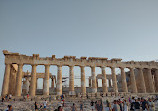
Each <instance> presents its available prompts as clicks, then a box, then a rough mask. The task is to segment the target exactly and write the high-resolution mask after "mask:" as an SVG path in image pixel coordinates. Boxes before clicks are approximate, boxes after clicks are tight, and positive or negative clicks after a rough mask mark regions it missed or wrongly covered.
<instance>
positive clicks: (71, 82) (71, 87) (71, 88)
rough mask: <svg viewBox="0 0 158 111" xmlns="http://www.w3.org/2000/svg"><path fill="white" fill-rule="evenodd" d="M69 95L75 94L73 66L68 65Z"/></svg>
mask: <svg viewBox="0 0 158 111" xmlns="http://www.w3.org/2000/svg"><path fill="white" fill-rule="evenodd" d="M69 95H75V91H74V66H69Z"/></svg>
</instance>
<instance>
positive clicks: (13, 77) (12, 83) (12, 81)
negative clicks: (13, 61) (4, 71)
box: [9, 68, 17, 95]
mask: <svg viewBox="0 0 158 111" xmlns="http://www.w3.org/2000/svg"><path fill="white" fill-rule="evenodd" d="M16 75H17V73H16V72H15V70H14V69H13V68H11V71H10V81H9V94H11V95H15V87H16Z"/></svg>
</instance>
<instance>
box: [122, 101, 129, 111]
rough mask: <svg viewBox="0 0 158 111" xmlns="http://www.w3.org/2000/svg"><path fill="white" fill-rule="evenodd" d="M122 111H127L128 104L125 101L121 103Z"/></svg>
mask: <svg viewBox="0 0 158 111" xmlns="http://www.w3.org/2000/svg"><path fill="white" fill-rule="evenodd" d="M123 111H128V103H127V101H126V100H124V102H123Z"/></svg>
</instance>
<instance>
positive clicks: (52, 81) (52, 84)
mask: <svg viewBox="0 0 158 111" xmlns="http://www.w3.org/2000/svg"><path fill="white" fill-rule="evenodd" d="M52 88H54V78H52Z"/></svg>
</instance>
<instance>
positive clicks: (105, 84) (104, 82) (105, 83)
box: [101, 67, 108, 93]
mask: <svg viewBox="0 0 158 111" xmlns="http://www.w3.org/2000/svg"><path fill="white" fill-rule="evenodd" d="M101 69H102V76H103V77H102V87H103V93H107V92H108V88H107V81H106V72H105V67H101Z"/></svg>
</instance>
